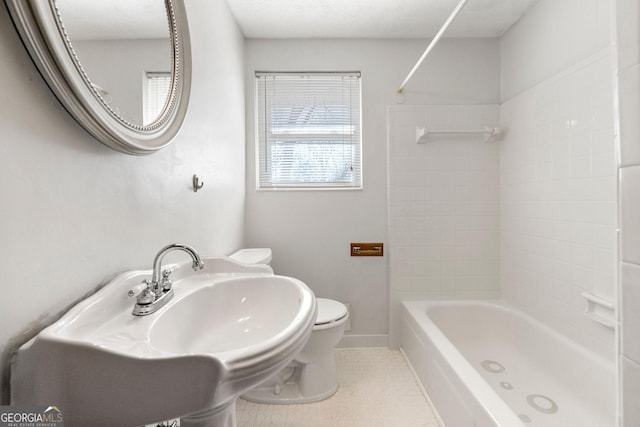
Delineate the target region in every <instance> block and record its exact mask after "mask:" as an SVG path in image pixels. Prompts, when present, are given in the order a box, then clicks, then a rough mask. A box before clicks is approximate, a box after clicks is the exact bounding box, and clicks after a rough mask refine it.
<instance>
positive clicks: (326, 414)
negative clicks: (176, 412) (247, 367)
mask: <svg viewBox="0 0 640 427" xmlns="http://www.w3.org/2000/svg"><path fill="white" fill-rule="evenodd" d="M337 359H338V381H339V383H340V388H339V389H338V392H337V393H336V394H334V395H333V396H331V397H330V398H329V399H326V400H323V401H321V402H316V403H308V404H305V405H261V404H257V403H252V402H247V401H245V400H242V399H238V403H237V423H238V427H269V426H273V427H439V426H441V424H439V422H438V420H437V418H436V416H435V415H434V414H433V411H432V409H431V406H430V405H431V404H430V402H429V400H428V398H427V397H426V396H425V394H424V391H423V389H422V387H421V386H420V385H419V383H418V380H417V378H416V377H415V375H414V373H413V371H412V370H411V368H410V367H409V366H408V364H407V362H406V361H405V359H404V357H403V356H402V354H401V353H400V352H399V351H397V350H389V349H338V350H337Z"/></svg>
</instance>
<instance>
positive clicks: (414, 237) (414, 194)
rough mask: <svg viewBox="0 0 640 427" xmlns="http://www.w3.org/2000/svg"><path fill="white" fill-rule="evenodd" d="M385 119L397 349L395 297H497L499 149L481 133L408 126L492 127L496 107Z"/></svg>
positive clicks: (401, 110)
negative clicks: (423, 136) (424, 132)
mask: <svg viewBox="0 0 640 427" xmlns="http://www.w3.org/2000/svg"><path fill="white" fill-rule="evenodd" d="M388 121H389V123H388V124H389V126H388V129H389V135H388V136H389V153H388V161H389V165H388V173H389V180H388V184H389V189H388V190H389V191H388V197H389V235H388V239H389V246H390V250H389V263H390V264H389V276H390V277H389V279H390V292H391V295H390V296H391V298H390V345H391V346H392V347H395V346H397V345H399V342H398V337H399V334H398V333H397V332H398V331H397V328H398V324H399V323H398V322H399V304H400V302H401V301H403V300H415V299H444V298H449V299H456V298H498V297H499V294H500V282H499V273H500V268H499V262H500V242H499V240H500V239H499V223H500V221H499V210H500V205H499V187H500V186H499V170H500V168H499V146H498V142H496V141H493V142H484V140H483V136H482V135H461V134H456V135H446V136H445V135H440V136H438V135H433V136H429V140H428V143H426V144H417V143H416V127H425V126H426V127H428V128H430V129H432V130H475V129H483V128H484V126H491V127H494V126H497V125H498V123H499V107H498V106H497V105H480V106H455V105H432V106H424V105H423V106H392V107H389V111H388Z"/></svg>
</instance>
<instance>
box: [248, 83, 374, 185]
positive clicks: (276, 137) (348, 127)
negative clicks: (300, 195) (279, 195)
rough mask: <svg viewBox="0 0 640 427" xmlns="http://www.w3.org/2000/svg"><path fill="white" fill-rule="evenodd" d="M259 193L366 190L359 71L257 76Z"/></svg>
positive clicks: (257, 171)
mask: <svg viewBox="0 0 640 427" xmlns="http://www.w3.org/2000/svg"><path fill="white" fill-rule="evenodd" d="M256 134H257V135H256V143H257V159H256V161H257V165H256V174H257V181H258V188H259V189H279V188H304V189H311V188H351V189H354V188H355V189H358V188H362V179H361V175H362V174H361V141H360V140H361V138H360V135H361V134H360V73H256Z"/></svg>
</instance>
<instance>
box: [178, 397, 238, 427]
mask: <svg viewBox="0 0 640 427" xmlns="http://www.w3.org/2000/svg"><path fill="white" fill-rule="evenodd" d="M180 427H236V399H233V400H232V401H231V402H229V403H228V404H227V405H224V406H220V407H217V408H213V409H208V410H206V411H201V412H198V413H195V414H191V415H188V416H186V417H183V418H180Z"/></svg>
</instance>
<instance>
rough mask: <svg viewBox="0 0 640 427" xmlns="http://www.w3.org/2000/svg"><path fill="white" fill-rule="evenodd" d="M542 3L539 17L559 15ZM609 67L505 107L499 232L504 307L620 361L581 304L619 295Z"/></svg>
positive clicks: (577, 74)
mask: <svg viewBox="0 0 640 427" xmlns="http://www.w3.org/2000/svg"><path fill="white" fill-rule="evenodd" d="M543 3H544V7H543V8H542V9H540V10H538V12H537V13H540V11H541V10H547V9H546V8H548V11H550V10H551V9H552V6H551V3H549V2H543ZM600 3H602V2H600ZM606 3H607V4H610V3H609V2H606ZM554 4H555V3H554ZM565 6H566V4H565ZM559 7H560V6H559ZM530 18H531V17H530ZM539 18H540V19H542V15H541V16H539ZM550 22H551V21H550ZM547 24H548V23H547ZM547 24H545V25H547ZM535 28H538V27H537V26H536V27H535ZM519 31H522V29H519V30H518V32H519ZM531 31H532V33H531V35H532V36H534V35H535V34H537V32H536V31H534V30H533V26H532V29H531ZM518 32H516V33H514V34H512V35H511V36H516V37H518V36H517V33H518ZM521 35H522V34H521ZM505 53H506V55H510V54H511V53H510V51H509V50H507V51H505ZM550 55H553V53H550ZM611 58H612V57H611V55H610V53H609V52H607V51H604V52H600V53H598V54H596V55H594V56H592V57H590V58H585V59H584V60H582V61H581V62H579V63H578V64H575V65H574V66H572V67H569V68H567V69H564V70H562V71H561V72H559V73H558V74H556V75H553V76H551V77H550V78H549V79H548V80H545V81H543V82H541V83H540V84H538V85H537V86H534V87H533V88H531V89H529V90H525V91H523V92H521V93H520V94H519V95H518V96H516V97H514V98H512V99H509V100H507V101H505V102H504V103H503V104H502V107H501V120H502V125H503V127H504V128H506V129H508V130H509V131H508V132H507V133H506V134H505V138H504V139H503V141H502V142H501V153H500V161H501V166H500V171H501V177H500V180H501V184H502V188H501V195H500V205H501V227H500V232H501V244H502V247H501V263H502V266H501V284H502V293H503V297H504V298H506V299H507V300H509V301H510V302H512V303H513V304H515V305H516V306H518V307H520V308H521V309H523V310H524V311H527V312H529V313H530V314H532V315H534V316H536V317H538V318H540V319H541V320H543V321H545V322H546V323H547V324H549V325H550V326H551V327H554V328H556V329H558V330H559V331H560V332H562V333H564V334H565V335H568V336H569V337H571V338H572V339H574V340H575V341H577V342H579V343H581V344H582V345H584V346H586V347H588V348H590V349H591V350H593V351H594V352H597V353H598V354H603V355H605V356H606V357H608V358H609V359H611V360H613V359H614V353H615V351H614V350H615V349H614V344H613V343H614V334H613V331H611V330H605V331H603V330H602V327H601V326H600V325H599V324H597V323H595V322H593V321H592V320H591V319H589V318H587V317H586V316H585V315H584V308H585V305H586V302H585V300H584V298H583V297H582V295H581V294H582V292H585V291H588V292H595V293H598V294H601V295H603V296H609V297H615V295H616V293H617V292H616V274H617V270H616V265H617V260H616V247H617V243H616V227H617V182H616V177H617V163H616V156H615V153H616V149H615V138H614V133H613V129H614V120H613V106H612V105H613V89H612V85H611V83H610V81H611V80H612V72H613V71H612V64H611V61H612V59H611ZM511 66H514V64H511ZM521 66H522V67H525V65H524V64H522V65H521ZM536 112H543V113H541V114H538V113H536ZM548 112H551V113H548ZM603 335H604V336H603ZM608 346H609V347H610V348H608Z"/></svg>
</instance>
